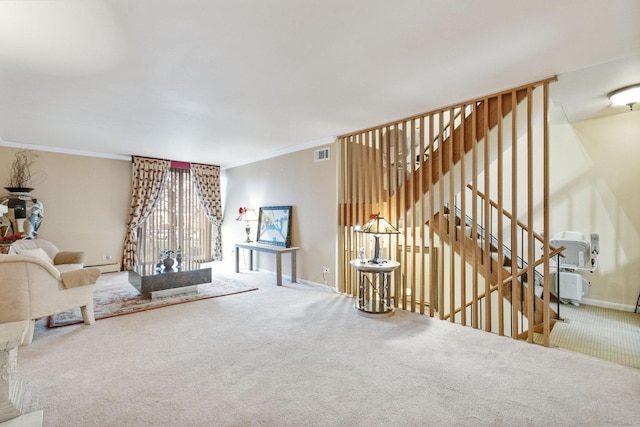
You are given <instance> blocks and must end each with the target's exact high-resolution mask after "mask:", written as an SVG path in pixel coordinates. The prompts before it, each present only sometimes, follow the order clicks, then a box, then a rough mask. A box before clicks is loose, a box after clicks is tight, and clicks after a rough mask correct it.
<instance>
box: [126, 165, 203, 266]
mask: <svg viewBox="0 0 640 427" xmlns="http://www.w3.org/2000/svg"><path fill="white" fill-rule="evenodd" d="M186 167H187V168H184V167H172V168H171V169H170V170H169V173H168V176H167V179H166V182H165V185H164V189H163V191H162V193H161V194H160V197H159V198H158V201H157V203H156V204H155V206H154V209H153V213H152V214H151V215H150V216H149V218H148V219H147V220H146V221H145V222H144V224H142V226H141V227H140V231H139V238H138V245H139V248H140V256H139V259H140V261H139V266H140V268H143V270H142V271H143V272H144V273H145V274H149V273H151V272H153V271H154V269H155V267H156V265H157V263H158V262H160V260H161V259H162V258H164V257H165V256H166V253H168V254H169V256H170V257H171V258H178V254H179V255H180V267H181V268H182V269H183V270H192V269H195V268H199V265H200V263H203V262H209V261H211V260H212V258H213V256H212V245H211V240H212V239H211V235H212V233H211V228H212V227H211V222H210V221H209V220H208V219H207V215H206V214H205V209H204V208H203V206H202V205H201V203H200V201H199V200H198V195H197V193H196V188H195V184H194V182H193V179H192V170H190V169H188V167H189V166H188V165H187V166H186Z"/></svg>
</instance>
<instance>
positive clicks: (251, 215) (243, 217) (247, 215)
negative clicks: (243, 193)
mask: <svg viewBox="0 0 640 427" xmlns="http://www.w3.org/2000/svg"><path fill="white" fill-rule="evenodd" d="M238 213H239V214H240V215H239V216H238V218H236V221H257V220H258V214H257V213H256V210H255V209H251V208H240V209H238Z"/></svg>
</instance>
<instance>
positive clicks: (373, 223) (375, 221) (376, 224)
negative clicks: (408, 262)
mask: <svg viewBox="0 0 640 427" xmlns="http://www.w3.org/2000/svg"><path fill="white" fill-rule="evenodd" d="M359 232H360V233H369V234H373V238H374V239H375V246H374V250H373V258H371V259H370V260H369V262H370V263H373V264H382V263H384V262H387V261H386V260H384V259H382V258H380V237H382V234H400V232H399V231H398V230H397V229H396V228H395V227H394V226H393V225H391V224H389V222H387V220H386V219H384V218H383V217H381V216H380V214H379V213H377V214H373V215H371V218H370V219H369V221H368V222H367V223H366V224H364V225H363V226H362V227H361V228H360V230H359Z"/></svg>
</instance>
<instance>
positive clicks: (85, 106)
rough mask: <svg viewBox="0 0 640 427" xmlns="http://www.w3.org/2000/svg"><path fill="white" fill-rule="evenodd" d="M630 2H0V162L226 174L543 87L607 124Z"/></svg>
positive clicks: (628, 33) (633, 38)
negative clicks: (136, 158) (46, 151)
mask: <svg viewBox="0 0 640 427" xmlns="http://www.w3.org/2000/svg"><path fill="white" fill-rule="evenodd" d="M639 22H640V1H637V0H536V1H513V0H483V1H476V0H456V1H451V0H394V1H393V2H391V1H388V0H318V1H315V0H313V1H312V0H307V1H300V0H226V1H222V0H208V1H202V0H104V1H101V0H66V1H52V0H48V1H41V0H30V1H24V0H15V1H13V0H0V138H1V139H2V143H3V144H4V145H18V146H24V145H25V144H27V145H32V146H39V147H55V148H56V149H61V150H63V151H64V150H67V151H71V152H73V151H74V150H75V151H79V152H90V153H103V154H106V155H131V154H137V155H145V156H154V157H163V158H170V159H174V160H183V161H197V162H202V163H212V164H218V165H221V166H223V167H225V166H227V167H228V166H232V165H237V164H243V163H246V162H249V161H252V160H256V159H260V158H266V157H269V156H270V155H273V154H277V153H282V152H287V151H292V150H295V149H297V148H300V147H310V146H314V145H319V144H322V143H326V142H327V141H330V140H332V138H333V137H334V136H336V135H339V134H341V133H346V132H350V131H354V130H358V129H361V128H365V127H369V126H373V125H376V124H380V123H384V122H388V121H392V120H395V119H399V118H403V117H406V116H410V115H412V114H417V113H420V112H424V111H429V110H432V109H436V108H439V107H443V106H447V105H450V104H453V103H456V102H460V101H464V100H467V99H471V98H475V97H478V96H482V95H485V94H490V93H493V92H496V91H499V90H502V89H508V88H511V87H515V86H519V85H522V84H526V83H529V82H532V81H536V80H540V79H544V78H547V77H550V76H553V75H558V76H559V80H558V82H557V83H554V84H553V85H552V88H551V94H552V98H553V102H554V103H556V104H560V105H562V107H563V108H564V109H565V112H566V114H567V117H568V118H569V119H570V120H572V121H573V120H584V119H586V118H591V117H597V116H598V115H602V114H611V113H616V112H620V111H625V110H624V109H623V110H620V109H617V110H614V109H613V108H611V107H609V106H608V102H607V99H606V94H607V93H608V92H610V91H611V90H614V89H616V88H618V87H621V86H625V85H628V84H631V83H640V25H639V24H638V23H639Z"/></svg>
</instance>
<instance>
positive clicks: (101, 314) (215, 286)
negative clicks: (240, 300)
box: [47, 272, 258, 328]
mask: <svg viewBox="0 0 640 427" xmlns="http://www.w3.org/2000/svg"><path fill="white" fill-rule="evenodd" d="M127 280H128V273H127V272H119V273H107V274H103V275H101V276H100V277H99V278H98V282H97V283H96V289H95V292H94V295H93V304H94V311H95V317H96V320H99V319H106V318H109V317H114V316H122V315H125V314H131V313H137V312H140V311H145V310H151V309H154V308H160V307H167V306H170V305H175V304H183V303H187V302H191V301H198V300H203V299H209V298H217V297H221V296H226V295H234V294H239V293H243V292H249V291H255V290H257V289H258V288H257V287H255V286H252V285H248V284H246V283H243V282H241V281H239V280H236V279H234V278H232V277H229V276H228V275H224V274H219V273H215V274H214V277H213V279H212V282H211V283H204V284H201V285H198V292H197V293H183V294H176V295H172V296H168V297H164V298H154V299H151V298H149V297H145V296H142V295H140V292H138V290H137V289H136V288H134V287H133V286H132V285H131V284H130V283H129V282H128V281H127ZM77 323H82V314H81V313H80V308H76V309H74V310H69V311H65V312H63V313H58V314H55V315H53V316H50V317H49V322H48V325H47V326H48V327H49V328H58V327H61V326H68V325H73V324H77Z"/></svg>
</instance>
